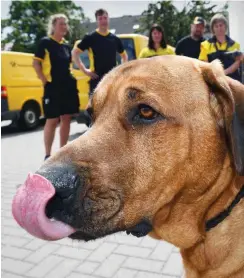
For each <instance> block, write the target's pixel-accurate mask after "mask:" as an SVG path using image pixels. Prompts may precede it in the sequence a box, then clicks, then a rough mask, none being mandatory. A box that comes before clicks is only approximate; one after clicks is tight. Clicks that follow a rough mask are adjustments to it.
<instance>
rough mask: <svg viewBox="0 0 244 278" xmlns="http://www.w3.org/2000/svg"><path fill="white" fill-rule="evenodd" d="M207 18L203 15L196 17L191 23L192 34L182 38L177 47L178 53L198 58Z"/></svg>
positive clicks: (176, 51)
mask: <svg viewBox="0 0 244 278" xmlns="http://www.w3.org/2000/svg"><path fill="white" fill-rule="evenodd" d="M205 24H206V23H205V20H204V19H203V18H202V17H195V19H194V21H193V24H191V34H190V35H189V36H186V37H184V38H183V39H181V40H180V41H179V42H178V43H177V45H176V49H175V53H176V54H177V55H183V56H187V57H191V58H196V59H198V57H199V54H200V48H201V43H202V42H203V41H205V39H204V38H203V33H204V28H205Z"/></svg>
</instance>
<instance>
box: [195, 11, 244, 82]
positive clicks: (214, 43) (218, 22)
mask: <svg viewBox="0 0 244 278" xmlns="http://www.w3.org/2000/svg"><path fill="white" fill-rule="evenodd" d="M210 28H211V32H212V34H213V36H212V37H211V38H210V39H208V40H206V41H204V42H202V43H201V52H200V55H199V60H202V61H206V62H212V61H213V60H215V59H219V60H220V61H221V62H222V64H223V66H224V69H225V74H226V75H228V76H230V77H232V78H233V79H236V80H239V81H241V73H240V62H241V60H242V58H243V55H242V53H241V52H240V44H239V43H237V42H235V41H234V40H232V39H231V38H230V37H229V36H227V35H226V33H227V30H228V22H227V19H226V18H225V17H224V16H223V15H222V14H216V15H214V16H213V17H212V19H211V21H210Z"/></svg>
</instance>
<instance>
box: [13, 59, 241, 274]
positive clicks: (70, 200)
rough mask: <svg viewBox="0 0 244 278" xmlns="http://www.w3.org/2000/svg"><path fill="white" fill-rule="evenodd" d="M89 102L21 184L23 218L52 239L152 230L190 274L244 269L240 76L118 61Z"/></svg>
mask: <svg viewBox="0 0 244 278" xmlns="http://www.w3.org/2000/svg"><path fill="white" fill-rule="evenodd" d="M89 111H90V113H91V117H92V120H93V126H92V127H91V128H90V129H89V130H88V131H87V132H86V133H85V134H84V135H83V136H81V137H80V138H78V139H76V140H75V141H73V142H72V143H70V144H68V145H66V146H65V147H64V148H62V149H61V150H60V151H59V152H57V153H56V154H55V155H54V156H53V157H52V158H51V159H49V160H48V161H47V162H46V163H45V164H44V165H43V167H41V169H40V170H39V171H38V172H37V174H35V175H30V176H29V177H28V179H27V181H26V184H25V185H24V186H23V187H22V188H21V189H20V190H19V193H18V194H17V195H16V197H15V199H14V202H13V214H14V216H15V218H16V220H17V221H18V223H19V224H20V225H21V226H23V227H24V228H25V229H26V230H27V231H29V232H30V233H32V234H33V235H35V236H38V237H40V238H43V239H47V240H55V239H58V238H62V237H65V236H70V237H71V238H76V239H81V240H89V239H96V238H99V237H102V236H105V235H108V234H111V233H115V232H117V231H127V232H130V233H132V234H134V235H136V236H143V235H146V234H148V233H149V234H150V235H151V236H153V237H154V238H157V239H163V240H166V241H168V242H170V243H172V244H174V245H176V246H178V247H179V248H180V249H181V253H182V256H183V261H184V265H185V269H186V275H187V277H189V278H197V277H204V278H230V277H231V278H243V277H244V198H243V197H244V187H243V185H244V177H243V176H244V86H243V85H242V84H240V83H239V82H236V81H234V80H231V79H229V78H227V77H226V76H225V75H224V71H223V69H222V66H221V65H220V63H219V62H218V61H215V62H213V63H211V64H207V63H203V62H200V61H198V60H195V59H190V58H186V57H172V56H165V57H155V58H151V59H143V60H139V61H132V62H128V63H126V64H124V65H122V66H119V67H118V68H116V69H114V70H112V71H111V72H110V73H109V74H108V75H106V76H105V77H104V79H103V80H102V81H101V82H100V84H99V85H98V87H97V89H96V93H95V95H94V97H93V99H92V102H91V106H90V108H89ZM54 194H55V196H54ZM50 199H51V200H50ZM45 212H46V214H47V215H48V217H49V218H53V219H56V221H55V220H53V221H50V220H48V218H47V217H46V216H45ZM57 220H59V221H57ZM64 223H66V224H68V225H65V224H64Z"/></svg>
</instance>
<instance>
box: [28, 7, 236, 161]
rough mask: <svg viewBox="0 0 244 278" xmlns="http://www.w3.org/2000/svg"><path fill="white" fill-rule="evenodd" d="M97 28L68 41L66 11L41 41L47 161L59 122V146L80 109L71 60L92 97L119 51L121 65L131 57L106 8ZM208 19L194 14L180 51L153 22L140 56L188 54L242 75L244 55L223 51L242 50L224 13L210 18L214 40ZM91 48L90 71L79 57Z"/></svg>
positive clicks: (38, 60)
mask: <svg viewBox="0 0 244 278" xmlns="http://www.w3.org/2000/svg"><path fill="white" fill-rule="evenodd" d="M95 17H96V21H97V27H98V28H97V29H96V30H95V31H94V32H92V33H91V34H88V35H85V37H84V38H83V39H82V40H81V41H80V43H79V44H78V45H77V46H75V47H74V48H73V50H72V48H71V47H70V46H69V44H68V43H67V42H66V41H65V40H64V37H65V35H66V34H67V32H68V18H67V17H66V16H65V15H63V14H56V15H53V16H51V18H50V21H49V27H48V36H47V37H44V38H42V39H41V41H40V42H39V44H38V46H37V49H36V52H35V55H34V62H33V66H34V68H35V70H36V73H37V75H38V77H39V78H40V80H41V81H42V83H43V87H44V95H43V110H44V115H45V118H46V123H45V127H44V144H45V152H46V155H45V159H47V158H48V157H50V155H51V148H52V144H53V140H54V136H55V130H56V127H57V125H58V123H59V122H60V147H62V146H64V145H65V144H66V143H67V141H68V137H69V132H70V121H71V117H72V115H73V114H77V113H78V112H79V98H78V90H77V84H76V80H75V78H74V77H73V76H72V74H71V72H70V63H71V61H74V62H75V64H76V65H77V66H78V68H79V69H80V70H81V71H82V72H83V73H84V74H86V75H87V76H89V77H90V81H89V85H90V92H89V97H91V96H92V94H93V91H94V89H95V88H96V86H97V84H98V83H99V81H100V80H101V79H102V77H103V76H104V75H105V74H106V73H108V72H109V71H110V70H111V69H112V68H113V67H115V66H116V54H117V53H119V54H120V55H121V58H122V63H124V62H126V61H127V60H128V56H127V54H126V52H125V49H124V47H123V44H122V42H121V40H120V39H119V38H118V37H117V36H116V35H114V34H112V33H111V32H110V31H109V16H108V12H107V11H106V10H104V9H99V10H97V11H96V12H95ZM205 24H206V23H205V20H204V19H203V18H201V17H196V18H195V19H194V21H193V24H192V25H191V34H190V36H187V37H185V38H183V39H182V40H180V41H179V42H178V43H177V46H176V49H175V50H174V48H173V47H171V46H169V45H168V44H167V40H166V34H165V32H164V29H163V28H162V27H161V26H159V25H157V24H154V25H153V26H152V27H151V29H150V31H149V40H148V46H147V47H146V48H144V49H142V51H141V53H140V55H139V58H149V57H153V56H159V55H175V54H177V55H184V56H188V57H192V58H198V59H200V60H203V61H206V62H211V61H213V60H214V59H220V60H221V61H222V63H223V65H224V68H225V73H226V75H230V76H231V77H233V78H235V79H238V78H239V75H238V68H239V65H240V61H241V57H240V56H237V57H235V58H233V56H231V55H224V53H225V52H227V51H233V50H240V45H239V44H238V43H237V42H235V41H233V40H232V39H230V38H229V37H228V36H227V35H226V32H227V28H228V24H227V20H226V19H225V17H224V16H223V15H218V14H217V15H215V16H214V17H213V18H212V20H211V22H210V26H211V31H212V33H213V36H212V38H210V39H208V40H205V39H204V38H203V33H204V29H205ZM85 50H89V51H92V53H93V60H94V65H93V68H91V69H87V68H86V67H85V65H84V64H83V63H82V61H81V59H80V53H81V52H83V51H85Z"/></svg>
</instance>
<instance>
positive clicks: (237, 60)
mask: <svg viewBox="0 0 244 278" xmlns="http://www.w3.org/2000/svg"><path fill="white" fill-rule="evenodd" d="M236 50H239V51H240V45H239V44H238V45H237V48H236ZM242 58H243V55H240V56H237V57H236V58H235V62H234V63H233V64H232V65H231V66H229V67H228V68H227V69H225V74H226V75H228V74H231V73H233V72H235V71H236V70H237V69H238V68H239V67H240V63H241V61H242Z"/></svg>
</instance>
